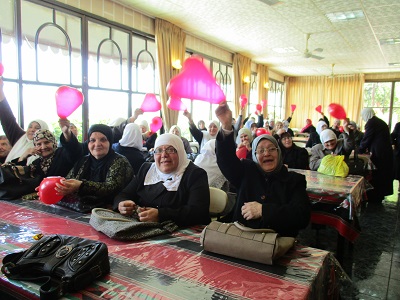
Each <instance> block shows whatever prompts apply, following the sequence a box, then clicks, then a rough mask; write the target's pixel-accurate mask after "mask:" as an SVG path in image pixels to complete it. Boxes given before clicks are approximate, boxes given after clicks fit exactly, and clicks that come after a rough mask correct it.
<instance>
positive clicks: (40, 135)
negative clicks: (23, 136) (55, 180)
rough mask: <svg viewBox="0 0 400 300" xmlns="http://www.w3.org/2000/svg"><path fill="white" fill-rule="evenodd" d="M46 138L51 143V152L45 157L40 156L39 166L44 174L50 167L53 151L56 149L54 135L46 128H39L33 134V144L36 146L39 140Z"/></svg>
mask: <svg viewBox="0 0 400 300" xmlns="http://www.w3.org/2000/svg"><path fill="white" fill-rule="evenodd" d="M42 139H46V140H48V141H50V142H52V143H53V153H52V154H51V155H49V156H47V157H43V156H40V158H39V159H40V168H41V169H42V171H43V173H44V174H47V171H48V170H49V169H50V167H51V164H52V163H53V158H54V154H55V151H56V149H57V141H56V138H55V137H54V135H53V134H52V133H51V131H50V130H48V129H39V130H37V131H36V132H35V133H34V135H33V144H34V145H35V146H36V143H37V142H38V141H39V140H42Z"/></svg>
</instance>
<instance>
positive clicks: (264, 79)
mask: <svg viewBox="0 0 400 300" xmlns="http://www.w3.org/2000/svg"><path fill="white" fill-rule="evenodd" d="M257 74H258V83H257V85H258V102H259V103H260V101H261V100H263V99H265V100H267V103H268V89H266V88H265V87H264V84H265V83H269V74H268V67H267V66H264V65H257ZM267 107H268V105H266V106H265V107H264V110H263V112H262V113H263V114H264V116H268V108H267Z"/></svg>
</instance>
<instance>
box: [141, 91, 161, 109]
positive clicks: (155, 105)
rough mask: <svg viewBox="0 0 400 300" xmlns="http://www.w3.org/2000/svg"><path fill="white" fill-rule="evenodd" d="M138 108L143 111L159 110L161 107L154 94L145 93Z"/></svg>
mask: <svg viewBox="0 0 400 300" xmlns="http://www.w3.org/2000/svg"><path fill="white" fill-rule="evenodd" d="M140 109H141V110H143V111H144V112H155V111H159V110H160V109H161V103H160V102H159V101H158V100H157V98H156V95H154V94H146V96H144V100H143V103H142V106H141V107H140Z"/></svg>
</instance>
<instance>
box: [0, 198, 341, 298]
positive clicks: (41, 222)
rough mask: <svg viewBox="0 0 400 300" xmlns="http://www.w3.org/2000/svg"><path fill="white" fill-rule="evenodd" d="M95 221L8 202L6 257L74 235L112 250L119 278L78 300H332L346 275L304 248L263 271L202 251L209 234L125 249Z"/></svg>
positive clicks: (3, 222)
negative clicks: (53, 237) (46, 239)
mask: <svg viewBox="0 0 400 300" xmlns="http://www.w3.org/2000/svg"><path fill="white" fill-rule="evenodd" d="M88 221H89V215H83V214H80V213H76V212H72V211H69V210H66V209H63V208H60V207H57V206H55V205H44V204H41V203H40V202H38V201H25V202H24V201H22V200H16V201H12V202H6V201H0V228H1V233H0V239H1V245H0V258H3V257H4V256H5V255H6V254H8V253H11V252H17V251H21V250H24V249H26V248H28V247H29V246H30V244H31V243H32V242H33V239H32V236H33V235H35V234H38V233H43V234H57V233H58V234H66V235H74V236H79V237H85V238H88V239H93V240H99V241H102V242H104V243H106V244H107V246H108V249H109V254H110V263H111V273H110V275H108V276H106V277H105V278H103V279H101V280H99V281H96V282H94V283H93V284H92V285H91V286H89V287H88V288H86V289H85V290H84V291H82V292H81V293H76V294H67V295H66V297H67V298H70V299H71V298H74V299H99V298H101V299H139V298H140V299H233V298H235V299H237V298H240V299H328V298H335V297H336V296H337V295H338V285H339V278H343V276H345V274H344V272H343V271H342V269H341V267H340V265H339V264H338V262H337V261H336V259H335V258H334V257H333V255H332V254H331V253H329V252H327V251H323V250H319V249H314V248H310V247H304V246H300V245H296V247H295V249H293V250H290V252H288V253H287V255H285V256H284V257H282V258H281V259H280V260H279V261H277V262H276V264H275V265H273V266H269V265H263V264H258V263H252V262H248V261H243V260H239V259H233V258H229V257H225V256H220V255H215V254H212V253H206V252H204V251H202V248H201V246H200V244H199V235H200V232H201V230H202V227H193V228H187V229H181V230H179V231H177V232H175V233H173V234H171V235H163V236H159V237H155V238H152V239H149V240H143V241H140V242H121V241H116V240H112V239H110V238H108V237H107V236H105V235H103V234H102V233H100V232H97V231H96V230H95V229H94V228H92V227H91V226H90V225H89V224H88ZM38 288H39V287H38V286H37V285H36V284H34V283H31V282H21V281H13V280H9V279H7V278H6V277H5V276H4V275H2V276H1V277H0V289H3V290H9V291H12V292H13V293H15V294H17V295H25V297H27V298H29V299H31V298H35V297H38Z"/></svg>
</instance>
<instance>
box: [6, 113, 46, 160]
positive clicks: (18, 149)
mask: <svg viewBox="0 0 400 300" xmlns="http://www.w3.org/2000/svg"><path fill="white" fill-rule="evenodd" d="M33 122H36V123H38V124H39V126H40V129H47V130H48V129H49V126H48V125H47V123H46V122H45V121H43V120H40V119H36V120H33V121H31V122H30V123H29V126H30V125H31V124H32V123H33ZM29 126H28V128H29ZM32 147H35V145H34V144H33V140H30V139H28V136H27V135H26V132H25V134H24V135H23V136H21V137H20V138H19V139H18V141H17V142H16V143H15V145H14V146H13V147H12V149H11V151H10V153H8V155H7V158H6V160H5V162H9V161H11V160H13V159H16V158H18V157H20V156H21V155H22V154H24V152H25V151H26V150H27V149H29V148H32ZM38 157H39V156H37V155H33V156H31V157H29V158H28V163H27V164H30V163H31V162H32V161H33V160H35V159H36V158H38Z"/></svg>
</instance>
